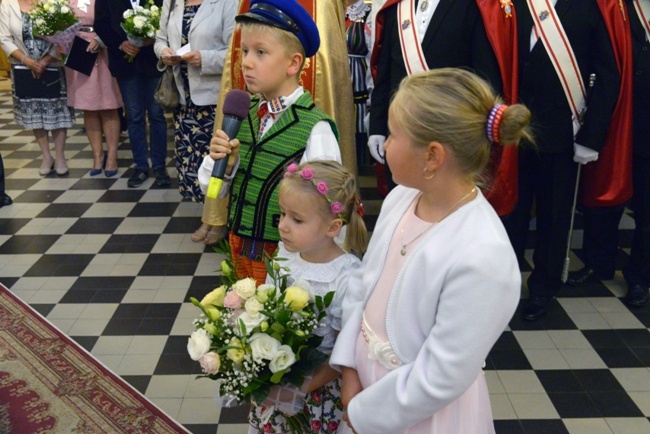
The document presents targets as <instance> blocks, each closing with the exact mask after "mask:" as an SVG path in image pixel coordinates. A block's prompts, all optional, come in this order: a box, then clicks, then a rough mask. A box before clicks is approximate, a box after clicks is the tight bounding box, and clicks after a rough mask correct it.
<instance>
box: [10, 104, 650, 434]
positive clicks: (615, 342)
mask: <svg viewBox="0 0 650 434" xmlns="http://www.w3.org/2000/svg"><path fill="white" fill-rule="evenodd" d="M80 128H81V116H79V117H78V123H77V126H76V127H75V128H73V129H71V130H70V131H69V139H68V143H67V148H66V156H67V158H68V166H69V167H70V174H69V175H68V176H64V177H57V176H55V175H54V174H52V175H50V176H48V177H45V178H43V177H40V176H39V175H38V168H39V166H40V163H41V162H40V151H39V148H38V146H37V144H36V143H35V141H34V137H33V135H32V133H31V132H29V131H23V130H21V129H20V128H19V127H17V126H16V125H15V124H14V123H13V115H12V104H11V97H10V95H9V93H8V92H6V91H4V92H0V151H1V152H2V156H3V158H4V164H5V169H6V181H7V193H8V194H9V195H10V196H11V197H12V198H13V199H14V204H13V205H11V206H8V207H4V208H1V209H0V282H2V283H3V284H4V285H6V286H7V287H9V288H10V289H11V291H12V292H14V293H15V294H17V295H18V296H20V297H21V298H22V299H23V300H25V301H27V302H29V303H30V304H31V305H32V306H33V307H34V308H36V309H37V310H38V311H39V312H41V313H42V314H43V315H44V316H46V317H47V318H48V319H49V320H50V321H52V322H53V323H54V324H56V325H57V326H58V327H59V328H60V329H61V330H63V331H64V332H65V333H67V334H69V335H70V336H72V337H73V338H74V339H75V340H76V341H78V342H79V343H80V344H81V345H83V346H84V347H85V348H86V349H88V350H89V351H91V352H92V354H94V355H95V356H96V357H97V358H98V359H99V360H101V361H102V362H103V363H104V364H105V365H107V366H108V367H109V368H111V369H113V370H114V371H115V372H116V373H118V374H119V375H121V376H123V377H124V378H125V379H126V380H127V381H128V382H130V383H131V384H133V385H134V386H135V387H136V388H137V389H138V390H140V391H141V392H143V393H145V394H146V396H148V397H149V398H150V399H151V400H152V401H154V402H155V403H156V404H157V405H159V406H160V407H161V408H162V409H164V410H165V411H166V412H167V413H169V414H170V415H171V416H172V417H174V418H176V419H177V420H179V421H180V422H181V423H183V424H185V425H186V426H187V427H188V429H190V430H191V431H192V432H194V433H215V432H216V433H218V434H228V433H245V432H246V424H245V420H246V419H245V418H246V409H245V408H234V409H219V408H217V407H216V406H215V404H214V402H213V395H214V387H213V386H214V384H213V383H211V382H210V381H206V380H202V381H197V380H195V379H194V376H195V375H196V374H197V373H199V367H198V364H197V363H195V362H192V360H190V358H189V357H188V356H187V353H186V350H185V346H186V343H187V336H188V335H189V334H190V333H191V331H192V324H191V322H192V319H193V318H194V317H195V316H196V315H197V310H196V308H194V307H193V306H192V305H191V303H189V302H188V298H189V297H190V296H195V297H202V296H203V295H204V294H205V293H206V292H207V291H208V290H210V289H212V288H213V287H215V286H217V285H218V284H219V278H218V276H217V275H216V273H215V271H214V270H215V269H216V268H217V267H218V264H219V262H220V258H219V256H218V255H217V254H215V253H214V252H213V251H212V250H211V249H210V248H206V247H205V246H203V245H202V244H200V243H199V244H197V243H193V242H192V241H191V240H190V234H191V233H192V231H193V230H194V229H196V227H197V226H198V225H199V222H200V215H201V207H200V205H197V204H194V203H190V202H185V201H182V200H181V196H180V195H179V193H178V191H177V190H176V188H175V184H174V185H172V187H171V188H168V189H160V188H157V187H156V186H155V185H154V184H153V180H152V179H149V180H148V181H147V182H145V184H144V185H143V186H142V187H140V188H137V189H129V188H127V186H126V181H127V179H128V178H129V176H130V174H131V172H132V170H133V169H131V168H130V167H129V166H130V163H131V159H130V157H131V153H130V150H129V146H128V143H127V144H122V145H121V146H120V151H119V166H120V170H119V175H118V176H117V177H115V178H110V179H109V178H105V177H103V175H100V176H97V177H94V178H90V177H89V176H88V170H89V168H90V167H91V165H92V152H91V150H90V147H89V145H88V142H87V139H86V136H85V135H84V133H83V132H82V131H81V129H80ZM169 137H170V140H171V138H172V135H171V133H170V134H169ZM168 149H169V156H170V157H171V156H172V155H173V144H172V143H171V142H170V143H169V146H168ZM173 165H174V163H173V160H172V159H171V158H170V159H169V166H170V167H169V171H170V175H171V176H172V177H173V178H175V176H176V172H175V169H174V168H173ZM362 186H364V189H363V191H362V195H363V196H364V199H365V200H364V202H365V204H366V208H367V210H368V214H370V216H369V218H368V219H367V220H368V223H369V226H370V227H372V226H373V225H374V220H375V217H373V216H376V214H377V212H378V209H379V206H380V201H379V200H378V197H377V196H376V193H374V188H373V180H372V179H371V178H369V177H368V178H363V179H362ZM579 223H580V222H579V221H578V225H579ZM632 227H633V220H632V219H631V217H629V216H626V217H625V219H624V221H623V222H622V224H621V234H622V239H623V243H624V245H625V246H626V247H629V245H630V228H632ZM531 235H534V231H531ZM581 235H582V234H581V231H580V230H578V231H576V236H575V239H574V245H575V247H576V249H574V250H573V253H574V256H573V260H572V267H573V268H578V267H580V266H581V262H580V260H579V255H580V250H579V249H578V248H577V247H578V246H579V245H580V244H581V240H580V237H581ZM626 252H628V250H627V249H625V248H624V249H622V250H621V253H620V260H621V263H623V262H624V261H625V257H626ZM619 265H620V264H619ZM618 268H619V269H620V266H619V267H618ZM524 274H526V272H524ZM624 291H625V284H624V282H623V280H622V277H621V275H620V272H618V273H617V275H616V278H615V279H614V280H612V281H608V282H605V283H604V284H599V283H598V284H592V285H590V286H586V287H584V288H580V289H574V288H568V287H567V288H565V289H564V290H563V292H562V293H561V294H560V295H561V297H560V298H559V299H558V301H557V302H555V303H554V306H553V310H552V312H551V314H550V315H548V316H547V317H546V318H544V319H543V320H542V321H540V322H538V323H527V322H523V321H521V320H520V319H519V315H518V314H517V315H516V316H515V317H514V319H513V320H512V322H511V324H510V327H509V329H508V330H507V331H505V332H504V334H503V336H502V337H501V339H500V340H499V341H498V342H497V344H496V345H495V347H494V349H493V350H492V352H491V353H490V356H489V358H488V360H487V362H486V363H487V366H486V369H485V374H486V376H487V379H488V384H489V388H490V393H491V398H492V407H493V412H494V417H495V425H496V429H497V432H498V433H503V434H511V433H512V434H514V433H589V434H593V433H612V432H614V433H625V434H631V433H648V432H650V421H649V416H650V331H649V329H648V327H650V307H646V308H643V309H637V310H630V309H628V308H627V307H625V306H624V305H623V304H622V303H621V301H620V300H619V298H617V297H620V296H622V295H623V294H624ZM525 292H526V290H525V288H524V290H523V293H524V294H525Z"/></svg>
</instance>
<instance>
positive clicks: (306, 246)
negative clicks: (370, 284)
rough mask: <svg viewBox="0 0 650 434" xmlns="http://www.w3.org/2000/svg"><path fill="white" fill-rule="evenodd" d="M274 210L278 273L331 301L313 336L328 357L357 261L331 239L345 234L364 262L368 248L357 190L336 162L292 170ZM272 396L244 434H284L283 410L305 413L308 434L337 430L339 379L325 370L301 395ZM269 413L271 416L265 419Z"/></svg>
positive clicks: (285, 390)
mask: <svg viewBox="0 0 650 434" xmlns="http://www.w3.org/2000/svg"><path fill="white" fill-rule="evenodd" d="M279 202H280V213H281V214H280V224H279V227H278V229H279V231H280V237H281V239H282V241H280V243H279V250H278V253H277V255H276V256H277V257H279V258H284V259H287V261H283V262H282V265H283V266H286V267H288V268H289V270H290V276H291V279H292V281H298V280H302V281H306V282H307V283H308V284H309V286H310V288H311V290H312V292H313V293H314V295H320V296H325V295H326V294H327V293H328V292H330V291H335V293H336V296H335V297H334V300H333V302H332V304H331V305H330V306H329V308H328V312H327V316H326V317H325V321H324V325H323V326H321V327H319V328H318V329H316V331H315V332H314V333H315V334H317V335H318V336H322V337H323V341H322V343H321V345H320V347H319V350H320V351H321V352H323V353H325V354H328V355H329V354H330V353H331V352H332V347H333V346H334V341H335V339H336V333H337V330H340V329H341V300H342V298H343V295H344V292H345V290H346V288H347V282H348V277H349V274H350V273H351V272H352V271H353V270H355V269H357V268H358V267H359V266H360V261H359V259H358V258H357V257H356V256H355V255H353V254H351V253H346V252H345V251H343V250H342V249H341V247H339V246H338V244H337V243H336V242H335V241H334V237H336V236H337V235H338V234H339V232H340V231H341V228H342V227H343V226H345V227H346V230H347V232H346V236H345V243H344V244H345V245H346V246H347V248H349V249H350V251H352V252H356V253H357V254H361V253H363V252H364V251H365V247H366V244H367V232H366V226H365V224H364V223H363V219H362V217H363V208H362V206H361V203H360V202H359V196H358V191H357V183H356V180H355V177H354V175H353V174H351V173H350V172H349V171H348V170H347V169H346V168H344V167H343V166H342V165H341V164H339V163H337V162H334V161H319V162H312V163H305V164H303V165H301V166H298V165H296V164H291V165H289V166H288V167H287V171H286V172H285V175H284V179H283V180H282V182H281V183H280V193H279ZM269 396H270V397H269V399H267V400H266V401H265V402H264V403H261V404H260V405H259V406H258V405H255V404H253V406H252V407H251V412H250V416H249V420H250V424H251V428H250V430H249V433H257V432H260V433H287V432H289V430H288V428H287V426H286V424H285V418H284V416H283V414H282V413H281V412H280V411H279V410H277V409H278V408H279V409H283V408H287V407H289V408H290V407H293V408H294V409H295V410H294V411H295V412H297V411H298V410H302V408H303V407H306V408H307V409H308V411H309V414H310V422H311V432H315V433H334V432H336V431H337V429H338V426H339V424H340V423H341V416H342V414H343V407H342V405H341V399H340V374H339V372H337V371H335V370H333V369H332V368H330V367H329V364H328V363H327V362H326V363H325V364H324V365H322V366H320V367H319V368H317V369H316V371H315V372H314V373H313V375H312V377H311V378H310V379H307V380H306V381H305V384H304V385H303V387H302V389H301V390H298V389H297V388H295V387H293V386H284V387H274V388H273V389H272V390H271V393H270V394H269ZM294 396H295V398H296V399H294ZM303 400H304V404H303ZM271 406H273V407H274V410H270V412H271V414H270V417H269V413H268V412H269V410H268V409H269V408H270V407H271Z"/></svg>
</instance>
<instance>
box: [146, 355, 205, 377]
mask: <svg viewBox="0 0 650 434" xmlns="http://www.w3.org/2000/svg"><path fill="white" fill-rule="evenodd" d="M187 374H194V375H199V374H201V365H200V364H199V362H195V361H194V360H192V359H190V358H189V356H187V357H179V355H178V354H161V355H160V358H159V359H158V364H157V365H156V369H155V370H154V375H187Z"/></svg>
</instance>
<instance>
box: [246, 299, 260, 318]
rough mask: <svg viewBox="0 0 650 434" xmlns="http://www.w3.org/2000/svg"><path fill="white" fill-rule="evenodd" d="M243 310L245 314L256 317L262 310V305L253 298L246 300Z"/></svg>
mask: <svg viewBox="0 0 650 434" xmlns="http://www.w3.org/2000/svg"><path fill="white" fill-rule="evenodd" d="M244 308H245V309H246V312H248V313H250V314H251V315H257V314H258V313H260V311H261V310H262V309H264V305H263V304H262V303H260V302H259V301H258V300H257V299H256V298H255V297H251V298H249V299H248V300H246V303H245V304H244Z"/></svg>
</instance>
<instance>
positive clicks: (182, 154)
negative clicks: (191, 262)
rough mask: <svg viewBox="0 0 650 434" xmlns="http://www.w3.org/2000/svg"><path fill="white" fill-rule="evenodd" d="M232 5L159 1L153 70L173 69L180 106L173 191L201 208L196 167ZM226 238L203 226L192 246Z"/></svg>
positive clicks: (206, 148) (220, 230) (210, 123)
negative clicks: (156, 57) (175, 190)
mask: <svg viewBox="0 0 650 434" xmlns="http://www.w3.org/2000/svg"><path fill="white" fill-rule="evenodd" d="M235 15H237V2H234V1H229V0H217V1H205V0H165V1H164V2H163V6H162V11H161V14H160V31H159V32H158V34H157V35H156V43H155V44H154V51H155V53H156V56H158V59H159V61H158V69H160V70H164V69H165V68H173V71H174V79H175V82H176V87H177V88H178V90H179V94H180V105H179V106H178V108H177V109H176V110H174V143H175V145H176V146H175V147H176V170H177V171H178V190H179V191H180V193H181V195H182V196H183V197H184V198H186V199H190V200H192V201H193V202H199V203H203V201H204V195H203V192H202V191H201V187H200V185H199V181H198V175H197V173H198V171H199V166H201V163H202V161H203V157H205V156H206V155H207V154H208V153H209V152H210V139H212V132H213V130H214V119H215V115H216V109H217V99H218V98H219V89H220V84H221V73H222V71H223V64H224V61H225V57H226V52H227V51H228V43H229V42H230V38H231V36H232V32H233V30H234V28H235ZM227 234H228V229H227V228H226V227H225V226H214V227H212V226H211V225H210V224H208V222H206V221H203V222H202V224H201V226H200V227H199V228H198V229H197V230H196V231H195V232H194V233H193V234H192V237H191V238H192V241H194V242H200V241H202V242H203V243H205V244H207V245H212V244H215V243H216V242H217V241H219V240H220V239H222V238H225V237H226V235H227Z"/></svg>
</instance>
